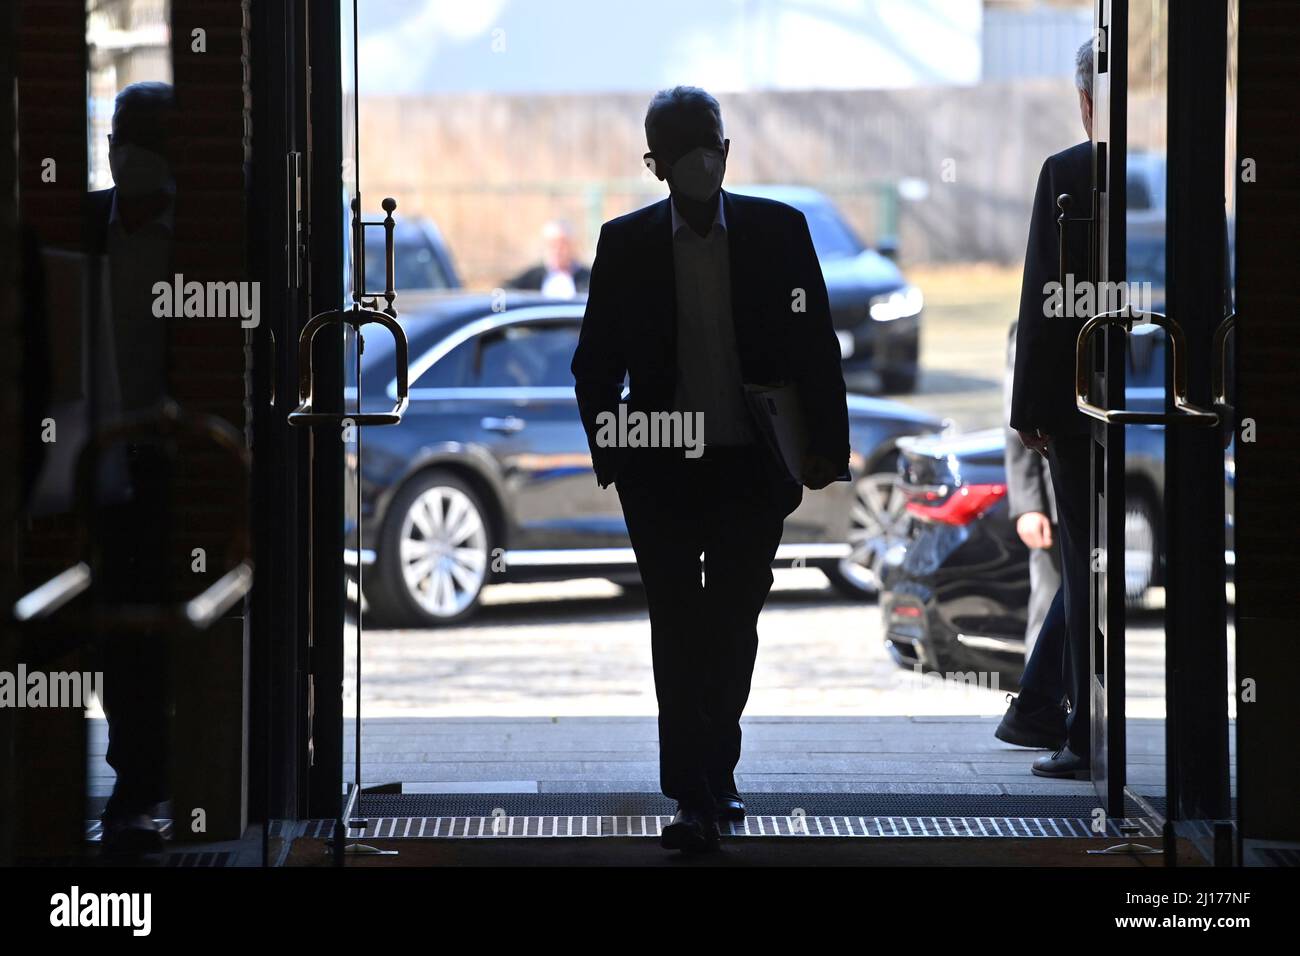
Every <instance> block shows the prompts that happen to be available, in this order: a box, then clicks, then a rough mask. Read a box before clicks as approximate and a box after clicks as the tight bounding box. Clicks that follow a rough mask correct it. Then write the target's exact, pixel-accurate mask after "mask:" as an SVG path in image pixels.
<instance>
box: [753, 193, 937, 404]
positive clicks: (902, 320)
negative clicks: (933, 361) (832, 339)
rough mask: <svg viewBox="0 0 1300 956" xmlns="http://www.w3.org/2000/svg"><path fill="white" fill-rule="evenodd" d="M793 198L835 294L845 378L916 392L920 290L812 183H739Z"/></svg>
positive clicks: (860, 387) (868, 387)
mask: <svg viewBox="0 0 1300 956" xmlns="http://www.w3.org/2000/svg"><path fill="white" fill-rule="evenodd" d="M735 192H737V193H740V194H742V195H746V196H761V197H763V198H765V199H775V200H776V201H777V202H783V203H785V204H786V205H788V206H794V208H796V209H798V210H799V211H800V212H802V213H803V214H804V218H806V219H807V220H808V231H809V233H811V234H812V241H813V246H814V247H815V248H816V250H817V260H818V262H819V263H820V265H821V267H822V277H823V278H824V279H825V280H826V291H827V293H828V294H829V296H830V302H831V316H832V319H833V321H834V323H835V334H836V336H838V338H839V340H840V353H841V355H842V356H843V358H844V380H845V382H846V383H847V384H848V386H849V388H850V389H854V390H857V391H866V392H877V391H885V392H896V393H902V392H911V391H913V390H914V389H915V388H916V379H917V374H918V372H919V371H920V342H921V308H922V305H923V300H922V296H921V290H920V289H918V288H917V287H916V286H913V285H909V284H908V282H907V280H906V279H905V278H904V277H903V273H902V272H901V271H900V270H899V268H898V266H897V265H896V264H895V263H894V262H893V261H891V260H890V259H889V258H888V257H887V256H886V255H884V254H883V253H882V252H881V251H880V250H877V249H872V248H870V247H869V246H867V244H866V243H864V242H863V241H862V240H861V239H860V238H858V235H857V234H856V233H855V232H854V231H853V228H852V227H851V226H850V225H849V224H848V223H847V222H845V221H844V217H843V216H841V215H840V212H839V210H838V209H836V208H835V205H834V204H833V203H832V202H831V201H830V199H828V198H827V197H826V196H825V195H824V194H822V193H820V192H818V191H817V190H815V189H810V188H809V187H807V186H737V187H736V189H735Z"/></svg>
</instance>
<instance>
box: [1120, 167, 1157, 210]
mask: <svg viewBox="0 0 1300 956" xmlns="http://www.w3.org/2000/svg"><path fill="white" fill-rule="evenodd" d="M1125 188H1126V189H1127V190H1128V209H1129V211H1130V212H1137V211H1139V210H1146V209H1151V208H1153V207H1154V205H1155V204H1154V203H1153V202H1152V201H1151V187H1150V184H1149V183H1148V182H1147V178H1146V176H1145V175H1143V174H1142V173H1140V172H1136V171H1134V170H1129V173H1128V177H1127V186H1126V187H1125Z"/></svg>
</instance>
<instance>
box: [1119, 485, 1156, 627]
mask: <svg viewBox="0 0 1300 956" xmlns="http://www.w3.org/2000/svg"><path fill="white" fill-rule="evenodd" d="M1155 570H1156V525H1155V520H1154V518H1153V517H1152V512H1151V506H1150V505H1148V504H1147V502H1146V501H1145V500H1144V499H1141V498H1139V499H1135V500H1131V501H1129V502H1128V504H1127V506H1126V507H1125V509H1124V597H1125V599H1126V600H1127V602H1128V603H1129V604H1130V605H1137V604H1140V603H1141V602H1142V601H1143V599H1144V598H1145V596H1146V593H1147V589H1148V588H1150V587H1151V584H1152V582H1153V581H1154V580H1155Z"/></svg>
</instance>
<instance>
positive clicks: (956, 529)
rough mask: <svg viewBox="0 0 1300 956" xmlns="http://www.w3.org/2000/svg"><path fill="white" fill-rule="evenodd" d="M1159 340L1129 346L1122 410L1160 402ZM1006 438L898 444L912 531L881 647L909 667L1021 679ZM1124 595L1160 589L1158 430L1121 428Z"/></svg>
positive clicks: (1229, 490) (1143, 336) (1230, 471)
mask: <svg viewBox="0 0 1300 956" xmlns="http://www.w3.org/2000/svg"><path fill="white" fill-rule="evenodd" d="M1165 355H1166V343H1165V335H1164V332H1163V331H1162V330H1160V328H1159V327H1158V326H1155V325H1151V324H1147V325H1139V326H1136V327H1135V328H1134V331H1133V334H1132V335H1131V336H1130V337H1129V346H1128V362H1127V370H1126V382H1125V406H1126V407H1127V408H1131V409H1142V410H1147V411H1156V410H1162V409H1163V408H1164V404H1165V385H1164V382H1165ZM1006 440H1007V439H1006V433H1005V432H1004V431H1003V430H1002V429H994V430H990V431H985V432H975V433H971V434H969V435H944V436H925V437H921V438H918V439H915V440H912V439H903V440H902V441H900V442H899V445H900V449H901V454H900V456H899V489H898V490H899V494H900V495H901V496H902V497H903V498H904V499H905V500H906V502H907V504H906V505H905V508H906V511H907V513H908V515H910V517H911V519H912V525H911V527H910V528H909V529H908V530H907V532H906V534H905V540H906V544H905V545H904V546H903V547H902V548H898V549H895V550H894V551H893V552H891V558H892V559H891V560H890V561H889V562H888V564H887V566H886V567H883V568H881V573H880V577H881V578H882V579H883V582H884V593H883V594H882V596H881V601H880V606H881V609H882V613H883V614H884V624H885V644H886V647H887V648H888V650H889V652H890V654H891V655H892V656H893V658H894V659H895V660H896V661H897V662H898V663H900V664H903V665H905V666H908V667H912V666H915V665H916V664H918V663H919V664H921V665H923V666H925V667H933V668H935V669H939V670H944V669H947V668H948V667H949V666H957V665H960V666H964V667H977V668H985V669H997V668H998V665H999V664H1001V665H1003V668H1002V669H1004V670H1007V671H1008V672H1011V673H1016V674H1018V673H1019V669H1020V667H1021V666H1022V665H1023V663H1024V649H1025V624H1026V609H1027V605H1028V603H1029V552H1028V550H1027V549H1026V547H1025V546H1024V544H1023V543H1021V541H1020V538H1019V536H1018V535H1017V534H1016V529H1015V522H1013V521H1012V520H1011V516H1010V513H1009V511H1008V508H1007V502H1006V482H1007V477H1006V465H1005V458H1004V451H1005V447H1006V446H1005V442H1006ZM1124 441H1125V453H1124V473H1125V486H1126V492H1127V494H1126V496H1125V502H1124V590H1125V600H1126V601H1127V602H1128V604H1129V605H1130V606H1131V607H1142V606H1144V605H1146V603H1147V598H1148V592H1149V591H1150V589H1151V588H1152V587H1156V586H1160V585H1163V584H1164V575H1165V568H1164V564H1163V555H1164V548H1163V544H1162V541H1163V535H1164V529H1163V527H1162V526H1161V518H1162V515H1163V514H1164V501H1163V489H1164V486H1165V465H1164V456H1165V434H1164V428H1163V426H1159V425H1133V426H1129V427H1128V428H1126V429H1125V437H1124ZM1235 473H1236V472H1235V467H1234V457H1233V446H1232V445H1229V446H1228V450H1227V454H1226V456H1225V460H1224V495H1225V508H1226V512H1227V514H1228V516H1229V518H1228V525H1227V527H1226V528H1225V536H1226V541H1227V549H1228V550H1227V551H1226V553H1225V559H1226V561H1227V564H1228V567H1229V569H1230V570H1231V568H1232V565H1233V551H1232V525H1231V515H1232V496H1233V492H1234V484H1235Z"/></svg>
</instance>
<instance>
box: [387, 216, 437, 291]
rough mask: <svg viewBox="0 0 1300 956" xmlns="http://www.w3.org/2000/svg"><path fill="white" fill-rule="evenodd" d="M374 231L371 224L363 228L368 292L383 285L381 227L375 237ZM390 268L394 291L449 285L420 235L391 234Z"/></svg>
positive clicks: (435, 258) (430, 247) (434, 255)
mask: <svg viewBox="0 0 1300 956" xmlns="http://www.w3.org/2000/svg"><path fill="white" fill-rule="evenodd" d="M375 231H376V230H375V227H373V226H370V227H367V229H366V285H367V286H369V288H370V291H372V292H373V291H375V290H377V289H382V288H383V287H384V240H383V230H378V235H377V236H376V235H375V234H374V233H375ZM393 269H394V272H395V273H396V274H395V276H394V281H393V288H394V289H395V290H396V291H397V292H408V291H416V290H428V289H449V288H451V279H450V278H449V277H448V276H447V272H446V270H445V269H443V267H442V263H441V262H440V261H439V259H438V256H437V255H436V254H435V252H434V249H433V246H432V245H430V244H429V242H428V241H427V240H426V239H425V238H424V236H423V235H422V234H412V233H407V234H405V235H402V234H400V233H399V234H398V235H396V236H394V237H393Z"/></svg>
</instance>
